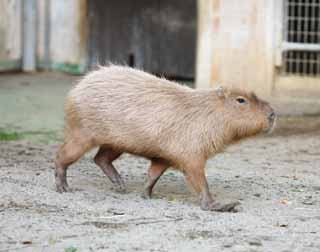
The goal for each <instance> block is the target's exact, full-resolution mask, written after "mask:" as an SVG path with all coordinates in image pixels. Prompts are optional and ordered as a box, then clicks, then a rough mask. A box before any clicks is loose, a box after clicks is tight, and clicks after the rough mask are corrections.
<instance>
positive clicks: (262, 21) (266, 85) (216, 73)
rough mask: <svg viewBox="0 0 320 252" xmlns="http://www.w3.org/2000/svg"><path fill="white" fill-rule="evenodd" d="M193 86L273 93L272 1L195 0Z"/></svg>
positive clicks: (265, 94)
mask: <svg viewBox="0 0 320 252" xmlns="http://www.w3.org/2000/svg"><path fill="white" fill-rule="evenodd" d="M198 6H199V7H198V10H199V14H198V17H199V23H198V26H199V28H198V31H199V34H198V36H199V37H198V58H197V61H198V62H197V64H198V67H197V86H198V87H210V86H215V85H217V84H222V85H228V86H234V87H241V88H247V89H251V90H255V91H256V92H257V93H258V94H260V95H263V96H268V95H270V94H271V93H272V89H273V84H272V83H273V81H272V79H273V65H274V64H273V54H274V53H273V52H274V50H273V35H272V33H273V30H272V29H273V25H274V23H273V21H272V11H273V0H242V1H241V4H240V2H239V1H238V0H223V1H222V0H208V1H206V0H199V1H198Z"/></svg>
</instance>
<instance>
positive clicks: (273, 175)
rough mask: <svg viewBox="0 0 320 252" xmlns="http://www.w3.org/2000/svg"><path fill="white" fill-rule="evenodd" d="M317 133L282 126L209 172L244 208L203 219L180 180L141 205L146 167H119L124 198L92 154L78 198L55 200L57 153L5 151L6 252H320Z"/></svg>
mask: <svg viewBox="0 0 320 252" xmlns="http://www.w3.org/2000/svg"><path fill="white" fill-rule="evenodd" d="M306 121H308V122H309V123H305V122H306ZM318 123H319V118H309V119H308V118H304V119H301V121H300V123H299V120H298V121H297V120H295V121H290V120H289V122H288V121H286V123H285V124H283V125H282V126H283V127H282V130H279V131H278V132H277V131H276V132H275V134H274V135H273V136H268V137H259V138H255V139H250V140H248V141H245V142H242V143H240V144H238V145H235V146H232V147H230V148H229V149H227V151H226V152H225V153H223V154H220V155H218V156H216V157H215V158H214V159H212V160H210V161H209V162H208V164H207V177H208V180H209V183H210V187H211V191H212V192H214V194H215V195H216V197H217V199H219V200H230V199H237V200H239V201H240V202H241V206H240V207H239V212H237V213H217V212H204V211H201V210H200V208H199V206H198V202H197V198H196V196H195V195H194V194H192V193H190V191H189V189H188V187H187V186H186V184H185V181H184V178H183V176H182V174H180V173H178V172H175V171H169V172H167V173H166V174H165V175H164V176H163V177H162V178H161V180H160V182H159V184H157V186H156V188H155V193H154V199H152V200H145V199H142V198H141V197H140V192H141V189H142V185H143V182H144V179H145V175H146V170H147V166H148V161H146V160H144V159H141V158H137V157H133V156H129V155H124V156H122V157H121V158H120V159H119V160H118V161H117V162H116V167H117V168H118V169H119V171H120V173H121V174H122V176H123V177H124V180H125V182H126V184H127V187H128V192H127V193H126V194H119V193H116V192H115V191H114V190H113V188H112V185H111V183H110V182H109V181H108V179H107V178H106V177H105V176H104V175H103V173H102V171H101V170H100V169H99V168H98V167H96V166H95V165H94V163H93V162H92V156H93V155H94V153H93V152H92V153H89V154H88V155H86V156H85V157H84V158H83V159H82V160H81V161H79V162H78V163H76V164H74V165H73V166H72V167H70V169H69V174H68V178H69V183H70V186H71V187H72V188H73V190H74V191H73V192H72V193H65V194H59V193H57V192H55V190H54V180H53V163H52V158H53V156H54V152H55V150H56V148H57V146H56V145H41V144H30V143H28V142H25V141H13V142H0V185H1V190H0V234H1V235H0V251H1V252H2V251H48V252H49V251H67V252H70V251H282V252H284V251H320V180H319V175H320V141H319V135H320V132H319V130H317V129H319V127H318V126H319V125H318ZM306 124H307V125H309V126H310V125H311V127H310V128H309V131H304V130H301V129H300V130H299V127H298V126H297V125H301V127H302V126H305V125H306ZM286 125H287V126H286ZM292 125H295V126H294V127H293V126H292ZM303 128H305V127H303Z"/></svg>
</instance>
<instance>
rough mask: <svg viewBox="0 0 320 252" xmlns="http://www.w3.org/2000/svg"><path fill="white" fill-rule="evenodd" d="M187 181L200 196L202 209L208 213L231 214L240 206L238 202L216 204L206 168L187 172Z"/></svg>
mask: <svg viewBox="0 0 320 252" xmlns="http://www.w3.org/2000/svg"><path fill="white" fill-rule="evenodd" d="M185 174H186V179H187V181H188V182H189V183H190V184H191V186H192V187H193V189H194V190H195V191H196V192H197V193H198V194H199V198H200V207H201V209H202V210H206V211H219V212H231V211H235V209H234V208H235V207H236V206H237V205H239V202H238V201H235V202H229V203H226V204H222V203H218V202H216V201H215V200H214V199H213V198H212V196H211V193H210V191H209V186H208V182H207V179H206V175H205V171H204V167H201V168H191V169H187V170H185Z"/></svg>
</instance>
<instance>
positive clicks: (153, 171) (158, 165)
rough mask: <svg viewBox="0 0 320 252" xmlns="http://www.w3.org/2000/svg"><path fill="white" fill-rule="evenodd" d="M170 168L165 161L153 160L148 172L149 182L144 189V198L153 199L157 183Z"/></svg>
mask: <svg viewBox="0 0 320 252" xmlns="http://www.w3.org/2000/svg"><path fill="white" fill-rule="evenodd" d="M168 167H169V165H168V164H167V163H166V162H165V161H162V160H159V159H152V160H151V166H150V168H149V170H148V178H147V182H146V184H145V185H144V189H143V192H142V197H143V198H151V195H152V189H153V187H154V185H155V184H156V183H157V181H158V180H159V178H160V177H161V175H162V174H163V173H164V172H165V171H166V170H167V168H168Z"/></svg>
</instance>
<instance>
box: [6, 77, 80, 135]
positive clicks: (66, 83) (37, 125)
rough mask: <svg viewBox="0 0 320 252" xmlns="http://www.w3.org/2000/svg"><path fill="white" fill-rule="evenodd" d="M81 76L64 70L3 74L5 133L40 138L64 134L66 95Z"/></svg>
mask: <svg viewBox="0 0 320 252" xmlns="http://www.w3.org/2000/svg"><path fill="white" fill-rule="evenodd" d="M80 78H81V77H80V76H72V75H67V74H62V73H37V74H20V73H15V74H12V73H11V74H1V75H0V132H1V133H2V135H3V136H5V135H7V136H11V135H12V134H16V136H17V137H19V138H26V139H34V140H40V141H43V140H48V139H49V140H50V139H52V140H53V139H56V138H57V137H59V136H61V133H62V128H63V104H64V98H65V95H66V94H67V92H68V90H69V89H70V88H71V86H72V85H73V84H74V83H75V82H76V81H77V80H78V79H80Z"/></svg>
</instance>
